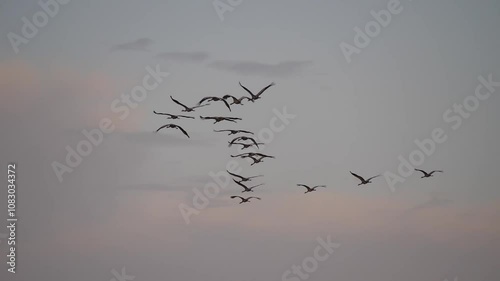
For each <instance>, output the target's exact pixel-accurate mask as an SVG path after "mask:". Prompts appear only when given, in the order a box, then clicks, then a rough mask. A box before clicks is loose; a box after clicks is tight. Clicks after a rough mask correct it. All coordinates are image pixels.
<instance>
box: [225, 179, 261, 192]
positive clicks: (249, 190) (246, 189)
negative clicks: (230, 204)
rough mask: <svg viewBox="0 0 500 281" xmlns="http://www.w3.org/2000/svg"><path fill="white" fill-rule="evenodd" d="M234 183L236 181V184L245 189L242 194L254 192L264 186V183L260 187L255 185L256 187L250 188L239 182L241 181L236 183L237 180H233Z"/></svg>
mask: <svg viewBox="0 0 500 281" xmlns="http://www.w3.org/2000/svg"><path fill="white" fill-rule="evenodd" d="M233 181H234V182H235V183H236V184H238V185H239V186H241V187H243V191H242V192H241V193H244V192H253V189H254V188H256V187H259V186H261V185H264V184H263V183H261V184H258V185H254V186H251V187H248V186H246V185H244V184H242V183H241V182H239V181H236V180H234V179H233Z"/></svg>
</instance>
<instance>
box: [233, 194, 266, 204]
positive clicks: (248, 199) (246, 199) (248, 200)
mask: <svg viewBox="0 0 500 281" xmlns="http://www.w3.org/2000/svg"><path fill="white" fill-rule="evenodd" d="M233 198H240V199H241V202H240V204H242V203H245V202H250V199H252V198H255V199H257V200H261V199H260V198H259V197H253V196H250V197H247V198H243V197H241V196H231V199H233Z"/></svg>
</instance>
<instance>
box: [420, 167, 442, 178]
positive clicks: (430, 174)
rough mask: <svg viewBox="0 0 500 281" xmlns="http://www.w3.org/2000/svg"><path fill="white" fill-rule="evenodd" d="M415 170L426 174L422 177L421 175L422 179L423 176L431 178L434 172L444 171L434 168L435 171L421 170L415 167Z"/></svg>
mask: <svg viewBox="0 0 500 281" xmlns="http://www.w3.org/2000/svg"><path fill="white" fill-rule="evenodd" d="M415 171H419V172H421V173H423V174H424V175H423V176H422V177H420V178H421V179H423V178H430V177H432V176H433V174H434V173H442V172H443V171H441V170H434V171H432V172H430V173H427V172H426V171H424V170H420V169H415Z"/></svg>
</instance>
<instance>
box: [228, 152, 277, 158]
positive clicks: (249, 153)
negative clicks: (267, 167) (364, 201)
mask: <svg viewBox="0 0 500 281" xmlns="http://www.w3.org/2000/svg"><path fill="white" fill-rule="evenodd" d="M231 157H233V158H236V157H241V158H248V157H250V158H257V157H259V158H260V159H264V158H273V159H274V158H275V157H274V156H270V155H265V154H262V153H257V152H248V153H242V154H238V155H231Z"/></svg>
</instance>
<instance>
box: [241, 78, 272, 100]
mask: <svg viewBox="0 0 500 281" xmlns="http://www.w3.org/2000/svg"><path fill="white" fill-rule="evenodd" d="M274 85H275V84H274V82H273V83H271V84H269V85H267V86H266V87H265V88H263V89H262V90H260V92H258V93H257V94H256V95H254V94H253V93H252V92H251V91H250V90H249V89H248V88H246V87H245V86H243V85H241V82H240V86H241V87H242V88H243V89H245V91H247V92H248V93H249V94H250V96H251V99H250V101H252V102H255V101H256V100H258V99H260V96H261V95H262V94H263V93H264V92H265V91H266V90H267V89H269V87H271V86H274Z"/></svg>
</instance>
